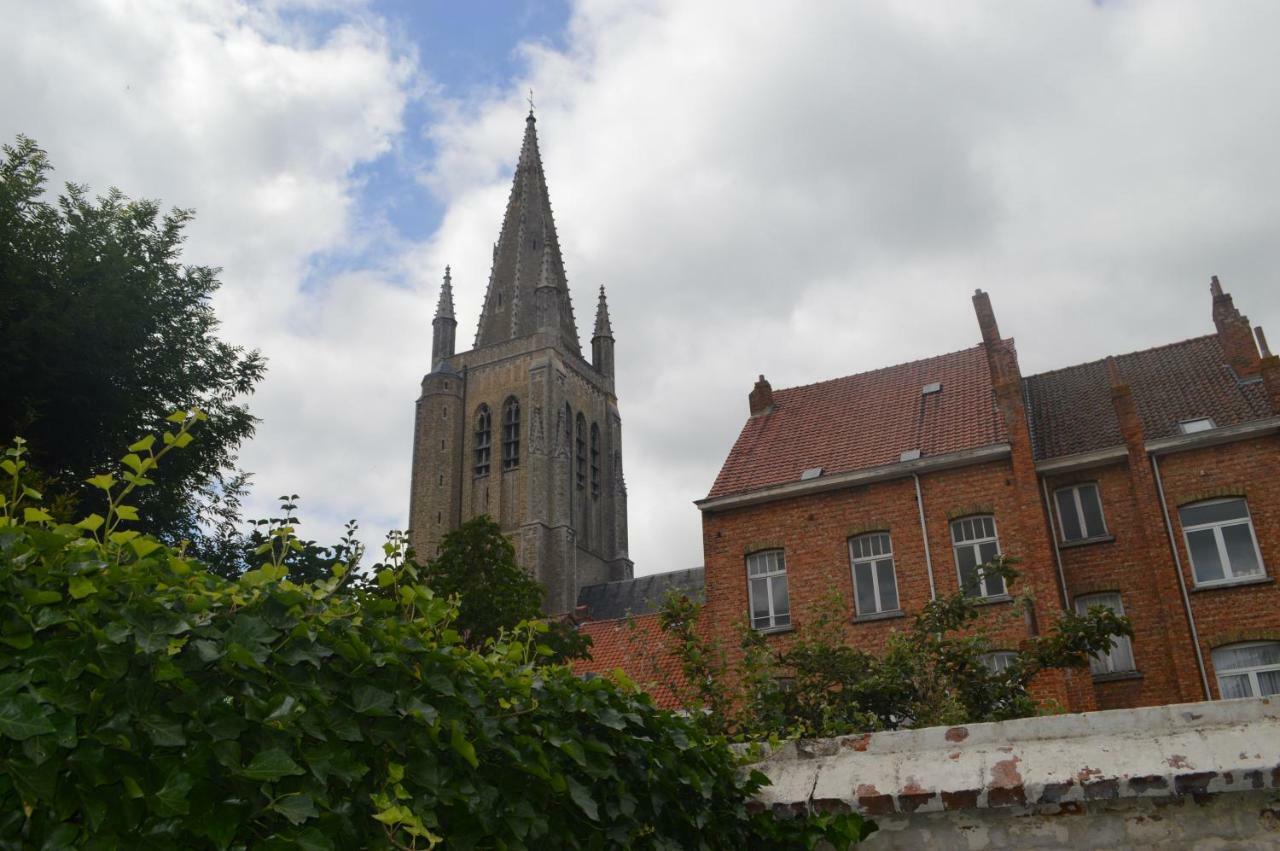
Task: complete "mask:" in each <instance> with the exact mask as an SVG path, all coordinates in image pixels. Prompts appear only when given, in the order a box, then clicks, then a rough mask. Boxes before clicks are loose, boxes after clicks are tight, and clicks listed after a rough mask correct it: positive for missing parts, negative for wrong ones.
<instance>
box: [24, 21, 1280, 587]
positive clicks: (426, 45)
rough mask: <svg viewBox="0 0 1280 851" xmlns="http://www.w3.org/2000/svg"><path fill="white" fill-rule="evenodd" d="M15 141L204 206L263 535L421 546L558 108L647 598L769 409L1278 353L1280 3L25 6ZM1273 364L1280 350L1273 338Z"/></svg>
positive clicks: (583, 287) (570, 224)
mask: <svg viewBox="0 0 1280 851" xmlns="http://www.w3.org/2000/svg"><path fill="white" fill-rule="evenodd" d="M0 21H3V25H0V81H3V84H0V139H3V140H4V141H6V142H11V141H12V140H13V138H14V136H15V135H16V134H18V133H25V134H27V135H29V136H32V137H34V138H35V139H36V140H37V141H38V142H39V143H40V144H41V145H42V146H43V147H44V148H45V149H46V150H48V152H49V155H50V157H51V159H52V161H53V163H54V166H55V168H56V169H57V174H56V178H57V179H58V180H60V181H61V180H74V181H77V182H83V183H87V184H89V185H90V186H91V187H92V188H93V189H94V190H97V191H105V190H106V188H107V187H108V186H111V185H115V186H118V187H119V188H120V189H122V190H123V191H125V192H126V193H128V194H130V195H134V196H140V197H152V198H158V199H160V200H162V201H163V202H164V203H165V204H167V205H172V206H181V207H190V208H195V210H196V213H197V217H196V220H195V222H194V223H193V224H192V225H191V227H190V228H189V231H188V234H189V239H188V248H187V252H186V260H187V261H188V262H191V263H201V264H208V265H215V266H220V267H222V269H223V271H222V275H221V279H222V282H223V288H222V291H221V292H220V294H219V295H218V297H217V302H216V307H217V311H218V314H219V316H220V317H221V318H222V319H223V322H224V328H223V336H224V337H225V338H226V339H228V340H230V341H233V342H236V343H240V344H243V345H245V346H248V347H254V348H259V349H261V350H262V351H263V353H264V354H265V355H266V356H267V357H268V358H269V360H270V364H269V366H270V371H269V374H268V377H267V379H266V380H265V381H264V382H263V384H262V385H261V386H260V389H259V390H258V392H257V394H256V395H255V396H254V397H253V399H252V408H253V410H254V412H255V413H256V414H257V415H258V416H259V417H261V418H262V420H263V422H262V424H261V426H260V428H259V431H258V434H257V436H256V437H255V438H254V439H253V441H252V442H251V443H250V444H248V445H246V446H245V447H244V448H243V451H242V454H241V461H242V464H243V466H244V467H245V468H246V469H248V470H250V471H252V472H253V473H254V474H255V479H254V496H253V499H252V500H251V503H250V506H249V510H248V512H247V514H248V515H249V516H266V514H267V513H268V512H269V510H270V509H271V508H272V507H273V504H274V497H275V496H276V495H278V494H282V493H298V494H301V495H302V510H303V519H304V526H303V532H304V534H306V535H307V536H310V537H314V538H316V539H318V540H320V541H321V542H328V541H332V540H334V539H336V537H337V532H338V530H339V529H340V525H341V523H342V521H344V520H346V519H347V518H349V517H356V518H359V519H360V521H361V523H362V526H363V528H364V530H365V537H366V540H367V541H368V542H370V543H377V542H378V541H379V540H380V539H381V535H382V533H383V531H385V530H386V529H387V528H391V527H399V526H403V525H404V522H405V517H406V514H407V507H408V492H409V485H408V482H409V460H410V445H411V427H412V418H413V401H414V399H415V398H416V395H417V390H418V382H419V380H420V379H421V376H422V373H423V372H424V371H426V370H427V369H428V368H429V366H430V365H429V363H428V360H429V355H430V349H431V340H430V334H431V324H430V323H431V316H432V311H433V308H434V306H435V303H436V297H437V290H438V286H439V280H440V276H441V274H442V271H443V268H444V265H445V264H446V263H451V264H452V265H453V280H454V292H455V296H456V299H457V307H458V316H459V329H458V341H459V347H460V348H467V347H469V346H470V345H471V342H472V340H473V339H474V333H475V327H476V320H477V315H478V311H479V307H480V303H481V299H482V296H483V289H484V285H485V283H486V281H487V277H488V272H489V260H490V250H491V245H492V243H493V242H494V240H496V238H497V233H498V227H499V224H500V222H501V215H502V208H503V205H504V203H505V200H506V197H507V193H508V189H509V181H510V173H511V168H512V166H513V165H514V161H515V158H516V155H517V153H518V149H519V142H520V136H521V133H522V131H523V124H524V122H523V116H524V113H525V112H526V110H527V108H528V106H527V103H526V97H527V91H528V89H530V88H532V89H533V90H534V98H535V101H536V104H537V115H538V130H539V135H540V138H541V142H542V152H543V160H544V165H545V169H546V174H547V179H548V183H549V186H550V192H551V197H552V200H553V203H554V205H555V213H556V223H557V227H558V229H559V234H560V242H561V245H562V247H563V250H564V258H565V265H566V268H567V271H568V274H569V279H570V287H571V290H572V293H573V298H574V301H575V307H576V313H577V316H578V319H579V321H580V322H581V323H583V324H582V326H581V327H580V328H579V331H580V332H581V334H582V336H583V342H584V344H589V334H590V328H591V326H590V323H591V317H592V316H593V315H594V314H593V310H594V301H595V300H594V292H595V290H596V288H597V287H599V286H600V285H601V284H603V285H605V286H606V287H607V288H608V292H609V300H610V304H611V306H612V312H613V328H614V333H615V335H616V337H617V369H618V377H617V387H618V396H619V404H620V407H621V411H622V417H623V425H624V431H625V433H626V469H627V475H628V480H627V483H628V488H629V500H630V512H631V514H630V522H631V536H630V538H631V546H632V556H633V558H634V559H635V562H636V570H637V573H652V572H656V571H661V570H671V569H677V568H684V567H689V566H692V565H695V564H701V563H702V562H701V559H702V555H701V532H700V520H699V516H698V512H697V510H696V509H695V508H694V507H693V505H692V500H694V499H696V498H699V497H701V496H703V495H705V494H706V492H707V490H708V489H709V488H710V486H711V483H712V481H713V479H714V478H715V474H716V472H717V470H718V469H719V466H720V464H721V462H722V461H723V458H724V456H725V454H726V453H727V452H728V450H729V447H730V446H731V445H732V443H733V440H734V438H735V437H736V436H737V433H738V430H739V429H740V428H741V426H742V422H743V420H744V419H745V417H746V414H747V393H748V392H749V391H750V389H751V385H752V382H753V381H754V379H755V377H756V375H757V374H758V373H764V374H765V375H766V376H768V378H769V379H770V381H771V382H772V383H773V386H774V387H775V388H779V387H786V386H792V385H796V384H805V383H810V382H813V381H821V380H824V379H828V378H833V377H836V376H840V375H847V374H850V373H854V372H861V371H864V370H867V369H874V368H877V367H881V366H886V365H889V364H893V363H898V362H902V361H905V360H911V359H915V358H919V357H925V356H929V355H933V354H938V353H941V352H945V351H951V350H955V349H959V348H963V347H966V346H969V345H972V344H974V343H975V342H977V341H978V339H979V334H978V329H977V323H976V321H975V320H974V317H973V311H972V307H971V305H970V301H969V297H970V295H971V294H972V292H973V290H974V288H975V287H982V288H983V289H986V290H988V291H989V292H990V293H991V294H992V300H993V303H994V306H995V310H996V314H997V317H998V318H999V321H1000V326H1001V330H1002V331H1003V332H1004V333H1005V334H1006V335H1009V336H1013V337H1015V338H1016V339H1017V341H1018V349H1019V354H1020V357H1021V362H1022V367H1023V371H1024V373H1028V374H1029V373H1031V372H1036V371H1041V370H1045V369H1051V368H1055V367H1059V366H1066V365H1069V364H1072V363H1077V362H1081V361H1085V360H1090V359H1094V358H1098V357H1102V356H1104V355H1106V354H1108V353H1120V352H1126V351H1131V350H1134V349H1140V348H1145V347H1148V346H1152V345H1158V344H1161V343H1166V342H1172V341H1174V340H1179V339H1183V338H1186V337H1190V336H1196V335H1200V334H1204V333H1208V332H1209V331H1211V330H1212V322H1211V320H1210V313H1209V293H1208V281H1209V276H1210V275H1213V274H1217V275H1219V276H1220V277H1221V279H1222V281H1223V284H1224V285H1225V286H1226V288H1227V289H1228V290H1229V291H1230V292H1232V293H1233V295H1234V296H1235V299H1236V304H1237V306H1238V307H1240V309H1241V310H1242V311H1243V312H1245V313H1247V314H1248V315H1249V316H1250V318H1251V319H1252V320H1253V321H1254V322H1255V324H1256V323H1262V324H1264V325H1271V326H1274V330H1273V334H1272V336H1273V338H1280V324H1277V323H1278V321H1280V286H1278V284H1280V157H1278V156H1277V152H1278V151H1280V50H1277V49H1276V47H1275V35H1276V33H1277V32H1280V4H1277V3H1274V2H1256V3H1245V2H1233V3H1230V4H1225V3H1214V4H1210V3H1199V2H1197V3H1178V2H1171V0H1161V2H1153V3H1128V2H1092V3H1090V2H1069V0H1059V1H1058V2H1053V3H1047V2H1046V3H1033V2H1017V3H1014V2H1000V3H960V2H954V0H945V1H944V2H937V3H869V2H868V3H851V2H847V0H837V1H836V2H830V3H823V2H817V0H806V2H804V3H795V2H777V3H766V2H743V0H724V2H695V1H694V0H670V2H665V3H664V2H653V3H644V4H641V3H621V2H609V1H608V0H583V1H582V2H575V3H569V4H567V5H565V4H559V3H534V2H524V3H521V2H508V3H501V2H470V3H452V2H431V3H416V2H411V0H401V2H386V3H381V2H369V3H360V2H354V3H341V2H328V0H296V2H294V1H293V0H277V2H266V3H261V4H257V3H239V2H234V3H233V2H212V0H210V2H174V0H149V1H148V0H136V2H124V0H111V1H110V2H108V0H101V2H90V0H82V1H81V2H71V0H58V2H45V0H0ZM1277 342H1280V340H1277Z"/></svg>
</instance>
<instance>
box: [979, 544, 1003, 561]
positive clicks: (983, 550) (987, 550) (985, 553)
mask: <svg viewBox="0 0 1280 851" xmlns="http://www.w3.org/2000/svg"><path fill="white" fill-rule="evenodd" d="M978 554H979V555H980V556H981V557H982V563H983V564H990V563H991V562H993V561H995V558H996V556H998V555H1000V548H999V547H998V546H996V542H995V541H987V542H986V543H985V544H978Z"/></svg>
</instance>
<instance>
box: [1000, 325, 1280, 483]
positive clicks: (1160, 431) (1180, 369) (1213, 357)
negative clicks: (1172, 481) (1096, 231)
mask: <svg viewBox="0 0 1280 851" xmlns="http://www.w3.org/2000/svg"><path fill="white" fill-rule="evenodd" d="M1115 361H1116V366H1117V367H1118V368H1119V371H1120V376H1121V378H1122V380H1123V381H1124V382H1125V383H1126V384H1128V385H1129V388H1130V389H1131V390H1132V392H1133V401H1134V404H1135V405H1136V407H1137V409H1138V416H1139V418H1140V419H1141V420H1142V428H1143V432H1144V435H1145V437H1146V438H1147V439H1148V440H1155V439H1159V438H1162V437H1174V436H1177V435H1179V434H1181V433H1182V432H1181V431H1180V430H1179V428H1178V424H1179V423H1180V422H1184V421H1186V420H1193V419H1199V418H1202V417H1210V418H1212V419H1213V421H1214V424H1215V425H1218V426H1231V425H1236V424H1239V423H1244V422H1249V421H1251V420H1261V419H1266V418H1268V417H1269V416H1271V413H1270V408H1269V406H1268V404H1267V396H1266V389H1265V388H1264V387H1263V386H1262V384H1261V382H1259V381H1256V380H1255V381H1248V382H1241V381H1239V380H1238V379H1237V378H1236V375H1235V373H1234V372H1232V371H1231V368H1230V367H1228V366H1227V359H1226V356H1225V355H1224V354H1223V352H1222V346H1221V345H1220V344H1219V342H1218V337H1217V335H1214V334H1210V335H1208V336H1205V337H1195V338H1193V339H1191V340H1183V341H1182V342H1180V343H1171V344H1169V345H1167V346H1159V347H1157V348H1154V349H1146V350H1145V351H1141V352H1133V353H1131V354H1127V355H1117V356H1116V358H1115ZM1022 386H1023V392H1024V394H1025V397H1026V404H1027V412H1028V421H1029V422H1030V425H1031V442H1032V445H1033V447H1034V449H1035V454H1036V458H1037V460H1040V459H1045V458H1058V457H1061V456H1064V455H1074V454H1076V453H1079V452H1092V451H1094V450H1097V449H1106V448H1108V447H1112V446H1122V445H1124V438H1123V436H1122V435H1121V433H1120V426H1119V424H1118V422H1117V421H1116V415H1115V408H1114V407H1113V406H1112V402H1111V381H1110V379H1109V378H1108V375H1107V362H1106V361H1105V360H1099V361H1093V362H1092V363H1083V364H1080V365H1079V366H1070V367H1067V368H1065V369H1057V370H1054V371H1052V372H1043V373H1041V374H1039V375H1032V376H1028V377H1027V378H1025V379H1023V382H1022Z"/></svg>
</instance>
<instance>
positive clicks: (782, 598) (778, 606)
mask: <svg viewBox="0 0 1280 851" xmlns="http://www.w3.org/2000/svg"><path fill="white" fill-rule="evenodd" d="M769 582H772V583H773V614H774V617H775V618H776V619H779V620H780V619H781V618H782V616H783V615H786V614H788V613H789V612H790V611H791V601H790V600H789V599H788V598H787V577H786V574H783V575H782V576H775V577H773V578H772V579H770V580H769ZM788 622H790V618H788Z"/></svg>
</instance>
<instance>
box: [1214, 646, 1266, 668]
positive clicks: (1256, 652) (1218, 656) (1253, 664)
mask: <svg viewBox="0 0 1280 851" xmlns="http://www.w3.org/2000/svg"><path fill="white" fill-rule="evenodd" d="M1267 665H1280V641H1268V642H1266V643H1264V644H1243V645H1241V644H1237V645H1234V646H1232V647H1219V648H1218V649H1217V650H1215V651H1213V667H1215V668H1217V669H1218V670H1219V671H1237V670H1240V669H1241V668H1261V667H1264V666H1267Z"/></svg>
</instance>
